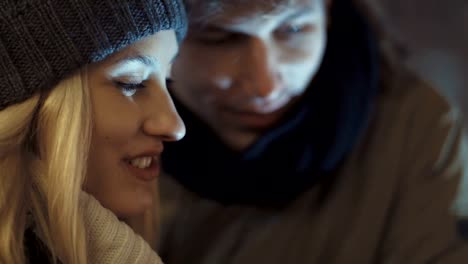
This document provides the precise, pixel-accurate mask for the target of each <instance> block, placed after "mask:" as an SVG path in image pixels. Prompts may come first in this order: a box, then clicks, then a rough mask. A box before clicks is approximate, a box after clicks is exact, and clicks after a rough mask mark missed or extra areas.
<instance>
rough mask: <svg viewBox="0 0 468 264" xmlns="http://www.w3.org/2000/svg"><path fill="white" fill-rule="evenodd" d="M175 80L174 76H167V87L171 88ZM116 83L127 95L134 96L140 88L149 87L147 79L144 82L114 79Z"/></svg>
mask: <svg viewBox="0 0 468 264" xmlns="http://www.w3.org/2000/svg"><path fill="white" fill-rule="evenodd" d="M173 83H174V80H173V79H172V78H166V87H167V88H168V89H169V88H171V87H172V84H173ZM114 85H115V86H116V87H117V88H119V89H120V90H121V91H122V93H123V94H124V95H125V96H129V97H130V96H134V95H135V94H136V93H137V92H138V91H139V90H142V89H145V88H147V84H146V81H142V82H126V81H118V80H117V81H114Z"/></svg>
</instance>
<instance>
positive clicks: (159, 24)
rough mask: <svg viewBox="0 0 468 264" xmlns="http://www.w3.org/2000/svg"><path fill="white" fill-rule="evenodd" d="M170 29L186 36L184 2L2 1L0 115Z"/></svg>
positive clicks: (95, 0) (178, 35) (132, 0)
mask: <svg viewBox="0 0 468 264" xmlns="http://www.w3.org/2000/svg"><path fill="white" fill-rule="evenodd" d="M167 29H174V30H175V31H176V34H177V38H178V40H179V41H181V40H182V38H183V37H184V35H185V33H186V30H187V18H186V14H185V10H184V7H183V4H182V1H181V0H126V1H123V0H1V1H0V110H2V109H4V108H5V107H7V106H9V105H12V104H15V103H18V102H21V101H24V100H26V99H27V98H29V97H31V96H32V95H33V94H34V93H36V92H38V91H40V90H47V89H51V88H52V87H53V86H55V85H56V84H57V83H58V82H59V81H60V80H62V79H64V78H66V77H67V75H69V74H72V73H73V72H74V71H76V70H78V69H79V68H81V67H82V66H84V65H85V64H88V63H92V62H97V61H100V60H102V59H103V58H105V57H106V56H108V55H109V54H112V53H113V52H116V51H118V50H120V49H122V48H124V47H125V46H127V45H129V44H131V43H133V42H135V41H137V40H139V39H141V38H143V37H145V36H149V35H152V34H154V33H156V32H158V31H161V30H167Z"/></svg>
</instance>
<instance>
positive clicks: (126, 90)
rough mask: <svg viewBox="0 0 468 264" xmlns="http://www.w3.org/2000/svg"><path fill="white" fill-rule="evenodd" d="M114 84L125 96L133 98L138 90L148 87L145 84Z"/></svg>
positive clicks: (119, 82) (116, 82)
mask: <svg viewBox="0 0 468 264" xmlns="http://www.w3.org/2000/svg"><path fill="white" fill-rule="evenodd" d="M114 83H115V85H116V86H117V87H118V88H119V89H120V90H122V93H123V94H124V95H125V96H133V95H135V93H136V92H137V91H138V90H140V89H143V88H145V87H146V86H145V84H144V83H143V82H139V83H127V82H121V81H115V82H114Z"/></svg>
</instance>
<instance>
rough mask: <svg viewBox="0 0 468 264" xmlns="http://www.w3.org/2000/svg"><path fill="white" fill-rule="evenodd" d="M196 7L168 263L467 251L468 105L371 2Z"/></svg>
mask: <svg viewBox="0 0 468 264" xmlns="http://www.w3.org/2000/svg"><path fill="white" fill-rule="evenodd" d="M187 2H188V3H189V5H188V8H189V14H190V15H189V18H190V19H189V21H190V26H189V33H188V35H187V39H186V40H185V42H184V43H183V45H182V46H181V50H180V55H179V56H178V59H177V60H176V62H175V64H174V67H173V76H174V78H175V79H177V82H175V83H174V85H173V88H172V89H171V91H172V92H173V94H174V98H175V99H176V105H177V109H178V110H179V112H180V114H181V116H182V118H183V119H184V122H185V124H186V126H187V130H188V131H190V133H188V134H187V137H185V138H184V140H181V141H180V142H175V143H171V144H169V146H168V147H167V148H166V152H165V155H164V157H163V165H164V171H165V172H167V174H168V175H169V176H170V177H162V178H161V192H162V194H163V195H162V198H161V201H162V210H161V212H162V213H163V214H162V215H163V216H164V217H163V226H162V231H163V236H162V239H161V248H160V249H161V250H160V251H159V252H160V253H161V254H162V257H163V259H164V260H165V261H166V262H167V263H169V264H182V263H186V262H187V260H190V263H194V264H201V263H205V264H208V263H230V264H257V263H269V264H279V263H301V264H302V263H327V264H342V263H363V264H364V263H415V264H417V263H464V262H465V261H466V259H468V244H467V243H466V241H465V240H464V235H466V231H464V229H463V227H464V226H466V223H465V222H464V221H463V218H462V208H463V207H465V208H468V207H467V204H466V201H467V199H466V197H463V196H462V195H463V194H465V196H466V192H467V190H466V181H465V184H462V183H463V178H465V179H466V171H467V170H466V165H465V164H466V162H465V161H464V159H465V158H466V157H464V152H463V148H462V146H463V140H462V134H463V133H462V129H461V126H460V124H461V122H460V119H459V116H458V115H457V113H456V111H454V110H453V109H452V108H451V107H450V106H449V105H448V104H447V102H446V101H445V100H444V98H443V97H441V96H440V95H439V94H437V93H436V92H435V91H434V90H433V89H432V88H431V87H430V86H429V85H427V84H426V83H424V82H422V81H421V80H420V79H418V78H417V77H415V76H414V75H412V74H411V73H409V72H408V71H407V70H406V69H405V67H404V65H403V64H402V63H401V61H400V60H399V59H398V56H397V55H398V54H397V53H396V51H397V50H395V49H393V48H392V46H391V45H389V44H391V43H389V42H388V41H387V39H385V38H384V37H385V35H383V34H382V35H380V36H379V35H378V33H376V29H375V28H373V27H372V26H371V23H370V22H374V21H373V20H371V19H372V18H371V17H367V16H366V15H365V14H367V13H368V14H369V15H370V12H369V11H370V9H369V10H368V9H364V8H362V9H361V8H359V7H360V6H359V5H358V3H359V2H362V1H351V0H213V1H202V0H188V1H187ZM361 7H363V6H361ZM365 12H367V13H365ZM381 33H383V32H381ZM463 191H465V193H463ZM460 227H462V228H460Z"/></svg>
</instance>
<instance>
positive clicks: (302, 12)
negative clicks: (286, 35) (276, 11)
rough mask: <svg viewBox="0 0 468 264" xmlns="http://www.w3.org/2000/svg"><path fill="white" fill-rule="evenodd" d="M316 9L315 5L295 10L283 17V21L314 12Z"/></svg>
mask: <svg viewBox="0 0 468 264" xmlns="http://www.w3.org/2000/svg"><path fill="white" fill-rule="evenodd" d="M316 10H317V7H316V6H307V7H304V8H301V9H299V10H296V11H295V12H293V13H292V14H290V15H288V16H287V17H285V18H284V19H283V22H286V21H288V20H292V19H295V18H298V17H301V16H305V15H307V14H310V13H313V12H315V11H316Z"/></svg>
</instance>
